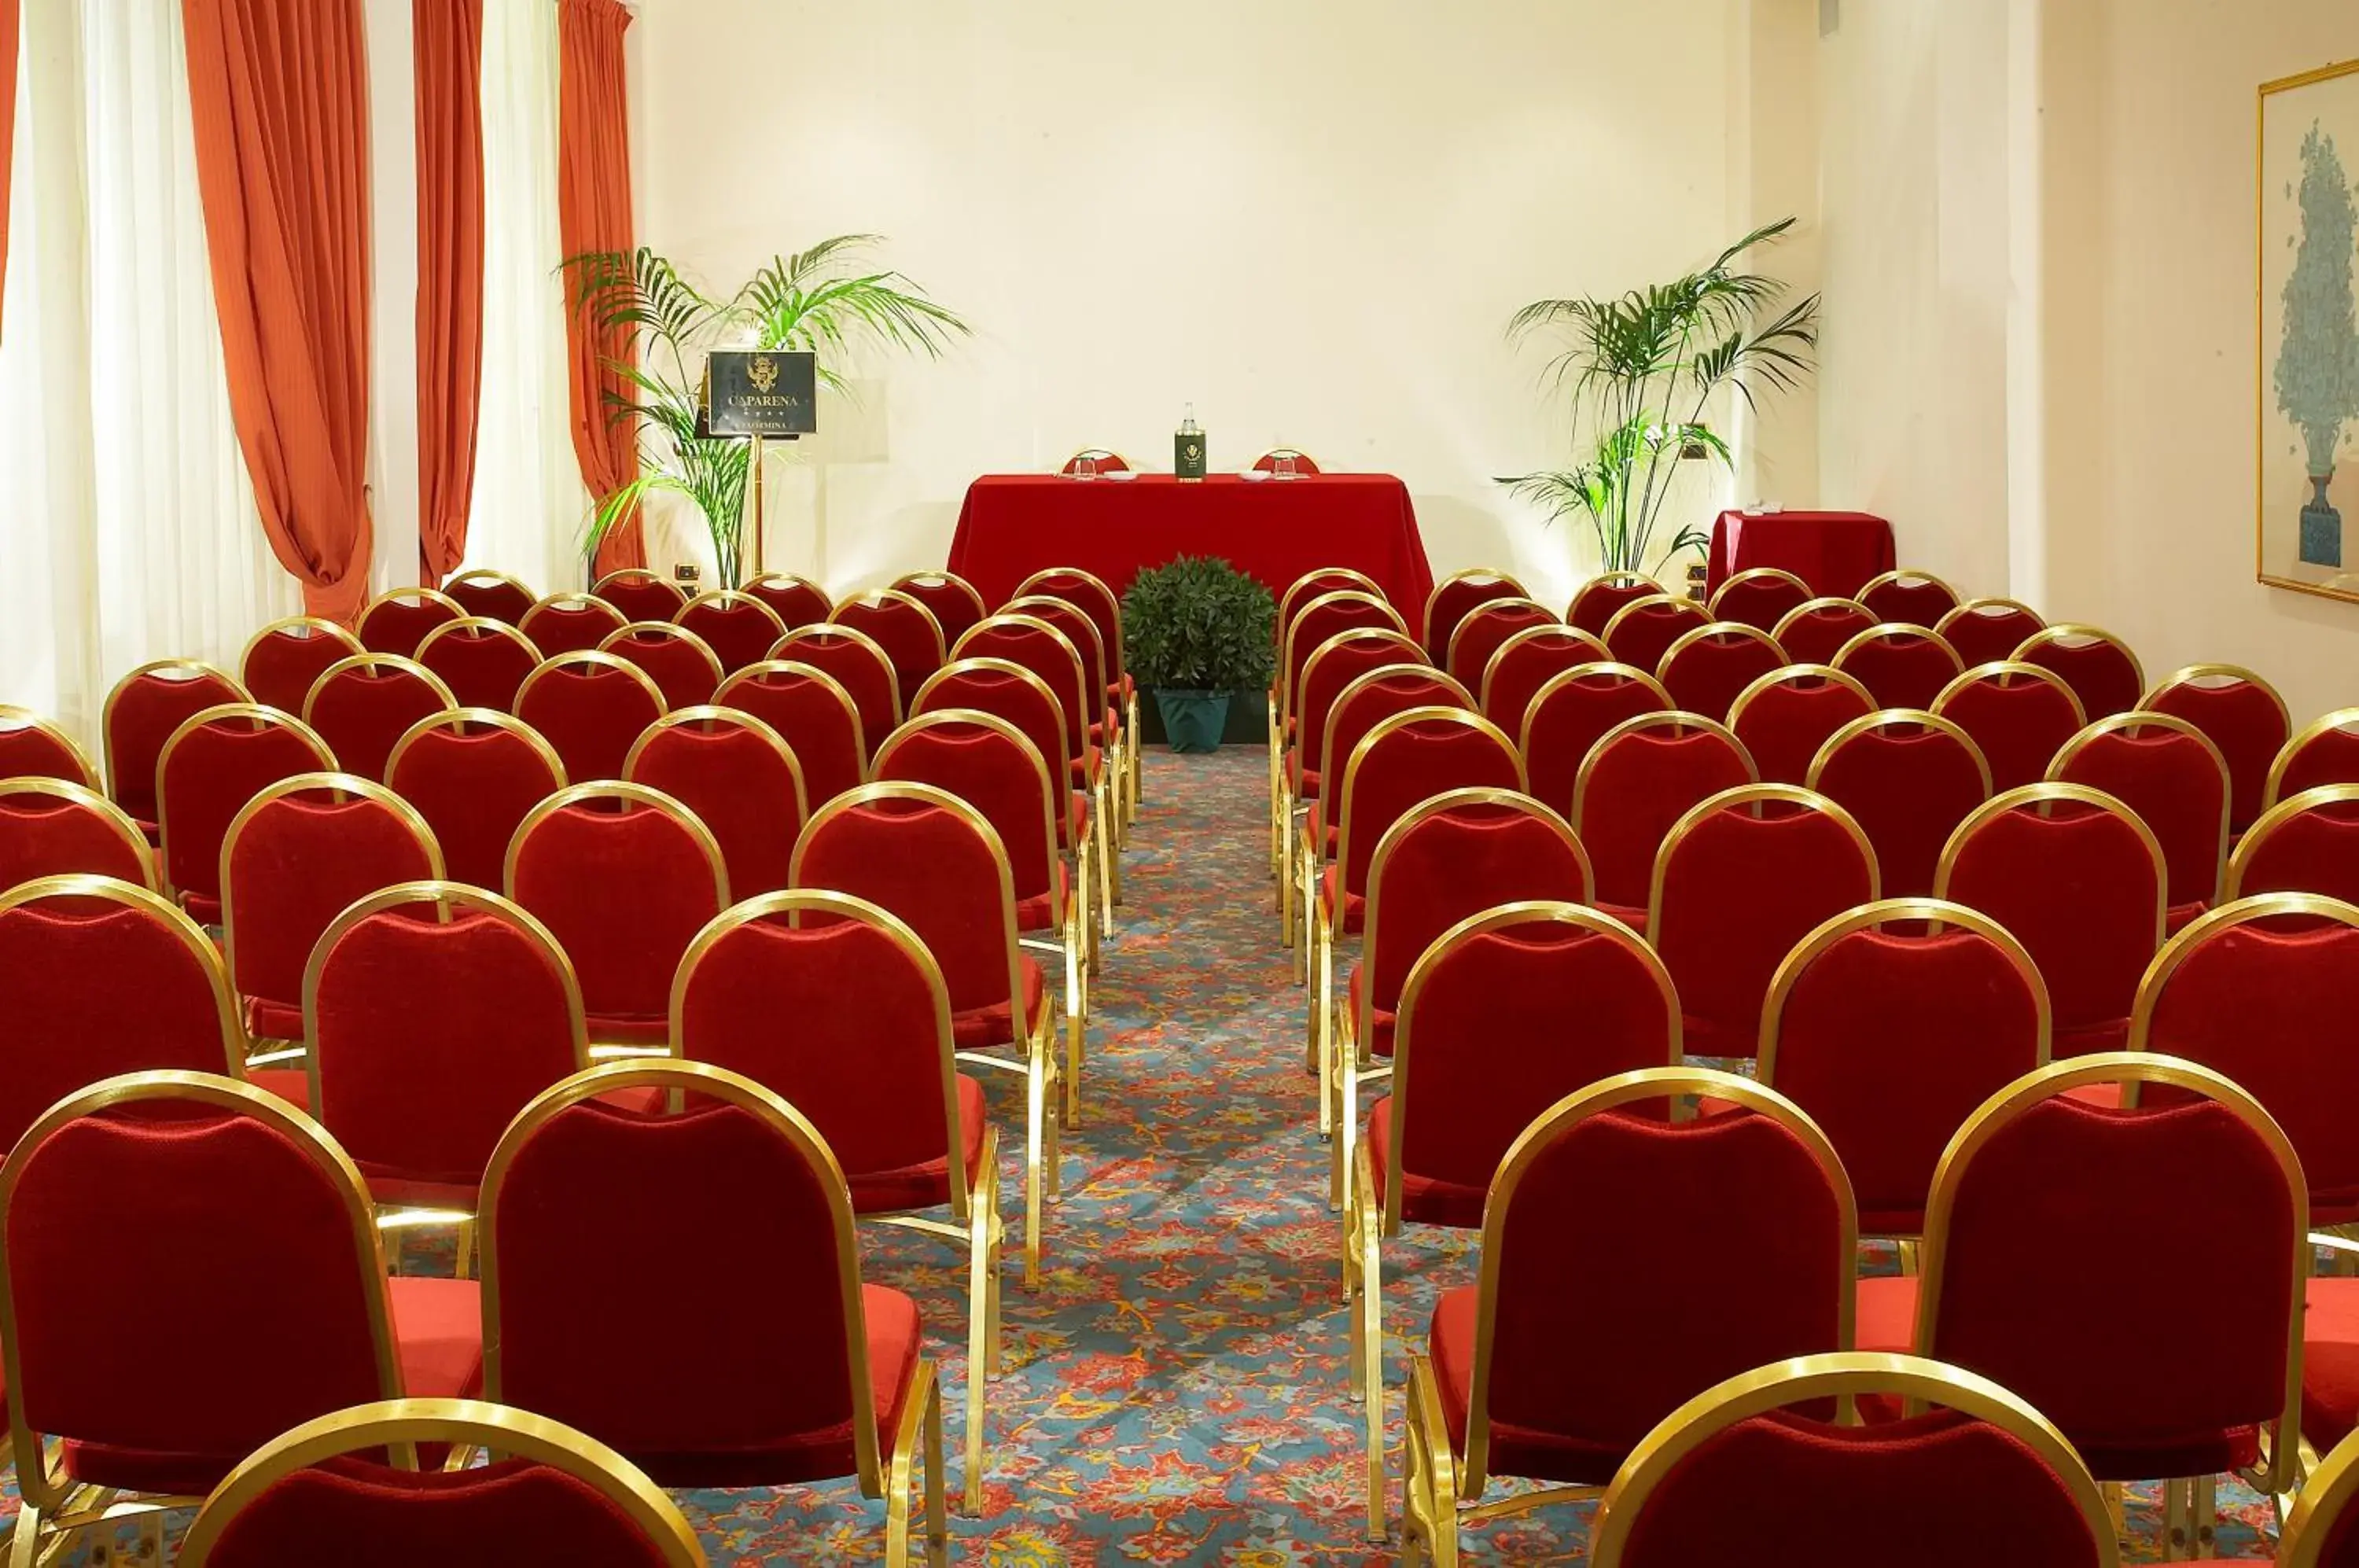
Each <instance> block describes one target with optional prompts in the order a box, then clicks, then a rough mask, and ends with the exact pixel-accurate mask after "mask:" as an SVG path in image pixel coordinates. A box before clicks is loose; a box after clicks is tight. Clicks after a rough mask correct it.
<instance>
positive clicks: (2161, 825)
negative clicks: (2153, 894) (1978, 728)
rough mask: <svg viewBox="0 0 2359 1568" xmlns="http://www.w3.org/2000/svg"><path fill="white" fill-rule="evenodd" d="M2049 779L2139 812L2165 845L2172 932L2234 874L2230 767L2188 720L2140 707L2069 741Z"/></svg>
mask: <svg viewBox="0 0 2359 1568" xmlns="http://www.w3.org/2000/svg"><path fill="white" fill-rule="evenodd" d="M2048 777H2049V779H2054V780H2056V781H2058V782H2060V783H2065V784H2085V785H2087V786H2088V787H2089V788H2090V789H2102V790H2104V792H2105V793H2106V794H2108V795H2111V796H2112V797H2113V798H2114V800H2119V801H2120V802H2121V803H2122V804H2124V805H2125V806H2127V807H2128V808H2129V809H2130V810H2131V811H2136V813H2137V814H2138V820H2139V821H2141V822H2145V823H2146V825H2147V828H2149V829H2150V830H2152V832H2153V833H2154V837H2155V842H2156V843H2157V844H2160V845H2161V846H2162V862H2163V866H2164V868H2165V869H2166V870H2167V871H2168V872H2169V878H2168V880H2169V885H2170V892H2169V898H2170V929H2171V930H2172V931H2177V930H2179V929H2180V927H2181V926H2184V925H2185V924H2187V922H2188V921H2190V920H2193V919H2194V918H2195V917H2196V916H2198V915H2200V914H2201V913H2202V912H2203V911H2204V910H2206V909H2210V908H2211V907H2212V904H2213V903H2215V902H2216V901H2217V900H2218V899H2219V897H2220V888H2221V885H2222V884H2223V882H2224V881H2225V880H2226V877H2227V874H2228V798H2229V782H2228V763H2227V759H2226V758H2224V757H2222V756H2221V755H2220V748H2219V747H2217V746H2213V745H2212V743H2211V742H2210V741H2209V740H2206V739H2205V738H2204V737H2203V732H2202V731H2201V730H2199V729H2197V728H2196V727H2195V726H2194V725H2193V724H2189V723H2188V722H2187V721H2186V720H2185V719H2174V718H2172V717H2170V716H2169V714H2167V713H2147V712H2146V711H2144V710H2143V709H2134V710H2132V711H2131V712H2129V713H2115V714H2114V715H2113V717H2111V718H2106V719H2099V720H2098V721H2097V722H2096V723H2094V724H2091V725H2090V726H2089V727H2088V728H2087V729H2084V730H2082V732H2081V733H2080V734H2079V735H2075V736H2073V737H2072V738H2071V740H2069V741H2067V742H2065V743H2064V747H2063V749H2062V750H2060V751H2059V752H2058V753H2057V754H2056V760H2055V761H2053V762H2051V763H2049V765H2048Z"/></svg>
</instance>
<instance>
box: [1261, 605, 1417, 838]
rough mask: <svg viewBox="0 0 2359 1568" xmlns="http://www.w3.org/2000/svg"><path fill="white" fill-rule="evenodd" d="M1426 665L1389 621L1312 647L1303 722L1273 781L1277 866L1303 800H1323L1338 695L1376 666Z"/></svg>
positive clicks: (1302, 701)
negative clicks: (1325, 758) (1329, 722)
mask: <svg viewBox="0 0 2359 1568" xmlns="http://www.w3.org/2000/svg"><path fill="white" fill-rule="evenodd" d="M1425 667H1426V661H1425V652H1424V650H1423V649H1422V648H1419V647H1418V646H1417V644H1416V642H1415V641H1413V640H1412V639H1411V638H1409V637H1408V636H1407V635H1406V634H1404V633H1401V632H1397V631H1394V630H1392V629H1391V628H1390V627H1388V626H1355V627H1353V629H1352V630H1350V631H1342V632H1337V633H1336V634H1335V635H1334V636H1333V637H1329V638H1328V639H1327V640H1326V641H1325V642H1323V643H1321V644H1320V645H1319V646H1318V647H1317V648H1313V649H1312V650H1311V652H1310V659H1308V660H1306V661H1305V662H1304V664H1303V666H1302V681H1301V697H1300V704H1301V711H1300V714H1299V718H1300V722H1299V724H1296V725H1295V726H1294V729H1295V734H1294V736H1293V738H1292V739H1291V740H1289V741H1288V743H1287V746H1286V752H1285V759H1284V761H1283V763H1282V765H1281V766H1280V767H1279V768H1278V770H1277V777H1276V778H1275V779H1274V780H1273V786H1274V791H1275V792H1274V793H1273V795H1272V796H1271V800H1272V802H1273V805H1272V809H1271V811H1270V855H1271V859H1272V864H1273V865H1276V864H1277V859H1278V857H1279V856H1280V855H1281V854H1282V853H1283V850H1284V846H1285V844H1286V842H1287V840H1288V837H1289V836H1290V828H1291V824H1292V823H1293V822H1294V813H1295V811H1297V810H1298V809H1299V808H1300V806H1301V803H1302V802H1304V801H1306V800H1317V799H1319V796H1320V791H1321V788H1322V787H1323V786H1324V783H1325V776H1324V775H1323V774H1321V772H1320V771H1319V766H1318V765H1319V762H1320V761H1321V757H1322V755H1323V753H1324V751H1325V743H1326V739H1327V719H1328V715H1329V714H1331V713H1333V712H1334V711H1335V699H1336V698H1338V697H1340V696H1342V695H1343V689H1344V688H1345V687H1347V686H1349V685H1350V684H1351V683H1352V682H1353V681H1356V680H1358V679H1359V678H1360V677H1361V676H1363V675H1365V674H1366V673H1368V671H1370V670H1386V669H1407V670H1415V669H1419V668H1425Z"/></svg>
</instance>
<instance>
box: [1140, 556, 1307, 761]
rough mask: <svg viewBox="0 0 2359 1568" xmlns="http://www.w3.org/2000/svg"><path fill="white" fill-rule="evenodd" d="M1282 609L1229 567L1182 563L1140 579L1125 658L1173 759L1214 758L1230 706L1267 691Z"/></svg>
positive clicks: (1184, 559) (1193, 560) (1203, 561)
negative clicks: (1204, 754)
mask: <svg viewBox="0 0 2359 1568" xmlns="http://www.w3.org/2000/svg"><path fill="white" fill-rule="evenodd" d="M1276 621H1277V602H1276V601H1275V600H1273V599H1272V598H1271V597H1270V593H1269V590H1268V589H1266V588H1265V587H1263V586H1262V585H1261V584H1260V583H1257V582H1256V581H1255V580H1254V579H1252V578H1250V577H1248V576H1246V575H1245V573H1244V572H1239V571H1238V570H1237V569H1236V568H1235V567H1234V566H1231V565H1230V564H1229V563H1228V562H1227V561H1215V560H1211V559H1208V558H1205V557H1201V556H1185V555H1183V556H1181V557H1180V558H1179V559H1178V560H1176V561H1172V562H1170V564H1169V565H1166V566H1158V567H1156V568H1155V569H1153V570H1152V571H1148V572H1140V573H1139V574H1138V576H1137V577H1136V579H1135V580H1133V582H1132V583H1131V585H1130V591H1129V592H1128V593H1125V594H1124V595H1123V596H1122V638H1123V650H1124V654H1125V658H1126V659H1127V660H1128V662H1129V665H1130V671H1131V674H1132V675H1133V676H1134V677H1135V678H1136V680H1137V681H1138V683H1139V684H1140V685H1142V686H1145V687H1146V688H1147V689H1148V690H1149V691H1153V692H1154V693H1155V705H1156V708H1157V709H1158V712H1159V713H1161V715H1162V718H1163V734H1164V735H1165V737H1166V738H1167V739H1169V741H1170V743H1171V749H1172V750H1174V751H1211V750H1213V749H1214V748H1216V747H1217V746H1219V745H1220V744H1221V730H1222V728H1223V726H1224V725H1225V724H1227V723H1228V714H1229V698H1230V696H1231V695H1232V694H1233V693H1234V692H1238V691H1246V692H1252V691H1260V690H1263V689H1266V687H1267V686H1268V685H1269V680H1270V673H1271V671H1272V670H1273V669H1274V668H1275V667H1276V665H1277V653H1276V650H1275V649H1274V648H1272V646H1271V643H1272V638H1273V636H1274V632H1273V627H1274V625H1275V623H1276Z"/></svg>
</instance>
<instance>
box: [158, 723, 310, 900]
mask: <svg viewBox="0 0 2359 1568" xmlns="http://www.w3.org/2000/svg"><path fill="white" fill-rule="evenodd" d="M338 771H340V769H339V768H337V766H336V755H335V753H333V752H332V751H330V750H329V749H328V743H327V742H325V741H323V740H321V738H320V737H319V735H317V734H316V733H315V732H314V731H313V730H312V729H311V728H310V725H308V724H304V723H303V722H302V721H301V720H300V719H295V718H290V717H288V715H287V714H285V713H280V712H279V711H278V710H277V709H276V708H265V707H259V706H256V705H255V704H252V703H239V702H227V703H223V705H222V706H220V707H218V708H207V709H206V710H205V711H204V712H203V713H198V714H195V715H193V716H192V717H190V718H189V719H188V720H186V721H185V722H183V723H182V724H181V725H180V727H179V728H178V729H176V730H174V731H173V732H172V737H171V739H169V740H168V741H166V742H165V743H164V752H163V756H162V757H160V758H158V761H157V764H156V784H157V808H158V809H157V830H158V837H160V838H161V839H162V840H163V844H162V847H161V849H160V850H159V851H158V855H157V861H158V864H159V865H160V866H162V867H163V871H164V890H165V892H166V893H167V894H168V896H170V897H172V898H177V899H178V900H179V904H180V907H181V908H182V909H187V910H188V911H189V913H190V914H191V915H194V916H195V917H196V918H197V920H198V921H199V923H201V924H203V925H216V924H219V923H220V920H221V912H222V911H221V850H222V841H223V838H224V837H225V836H226V835H227V834H228V833H229V824H230V822H231V820H232V819H233V818H234V817H235V816H236V815H237V813H238V811H239V810H240V809H241V808H243V807H244V806H245V803H246V802H247V801H248V800H252V799H254V797H255V795H256V794H257V793H258V792H260V790H261V789H263V787H264V786H265V785H267V784H272V783H276V782H277V780H279V779H291V778H293V777H294V776H295V775H296V774H298V773H334V772H338Z"/></svg>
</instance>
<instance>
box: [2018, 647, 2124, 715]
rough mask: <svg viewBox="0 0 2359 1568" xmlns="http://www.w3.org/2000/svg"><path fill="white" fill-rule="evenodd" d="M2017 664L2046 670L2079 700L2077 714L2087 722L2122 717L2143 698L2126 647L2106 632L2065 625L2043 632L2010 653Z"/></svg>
mask: <svg viewBox="0 0 2359 1568" xmlns="http://www.w3.org/2000/svg"><path fill="white" fill-rule="evenodd" d="M2014 659H2015V661H2016V662H2017V663H2018V664H2036V665H2038V667H2039V668H2040V669H2042V670H2054V671H2055V672H2056V673H2057V674H2058V675H2060V676H2062V677H2063V678H2064V683H2065V684H2066V685H2067V686H2070V687H2071V688H2072V694H2073V695H2074V696H2076V697H2078V698H2080V699H2081V711H2082V713H2086V714H2088V716H2089V718H2090V719H2091V720H2092V721H2095V720H2098V719H2103V718H2110V717H2111V716H2112V715H2114V714H2115V713H2128V712H2129V711H2130V710H2131V709H2132V708H2135V707H2136V706H2137V705H2138V699H2139V698H2140V697H2142V696H2144V695H2145V693H2146V671H2145V670H2143V669H2141V668H2139V665H2138V660H2137V655H2136V654H2135V653H2132V652H2131V651H2130V648H2129V645H2128V644H2127V643H2125V642H2123V641H2122V640H2121V638H2119V637H2115V636H2114V635H2113V634H2112V633H2111V632H2103V631H2099V630H2098V629H2097V628H2096V627H2094V626H2073V625H2071V624H2069V623H2065V624H2059V625H2056V626H2047V627H2043V628H2042V629H2040V630H2038V631H2036V632H2034V633H2032V634H2031V635H2030V636H2029V637H2026V638H2025V639H2024V640H2023V646H2022V647H2021V648H2017V649H2016V650H2015V654H2014Z"/></svg>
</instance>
